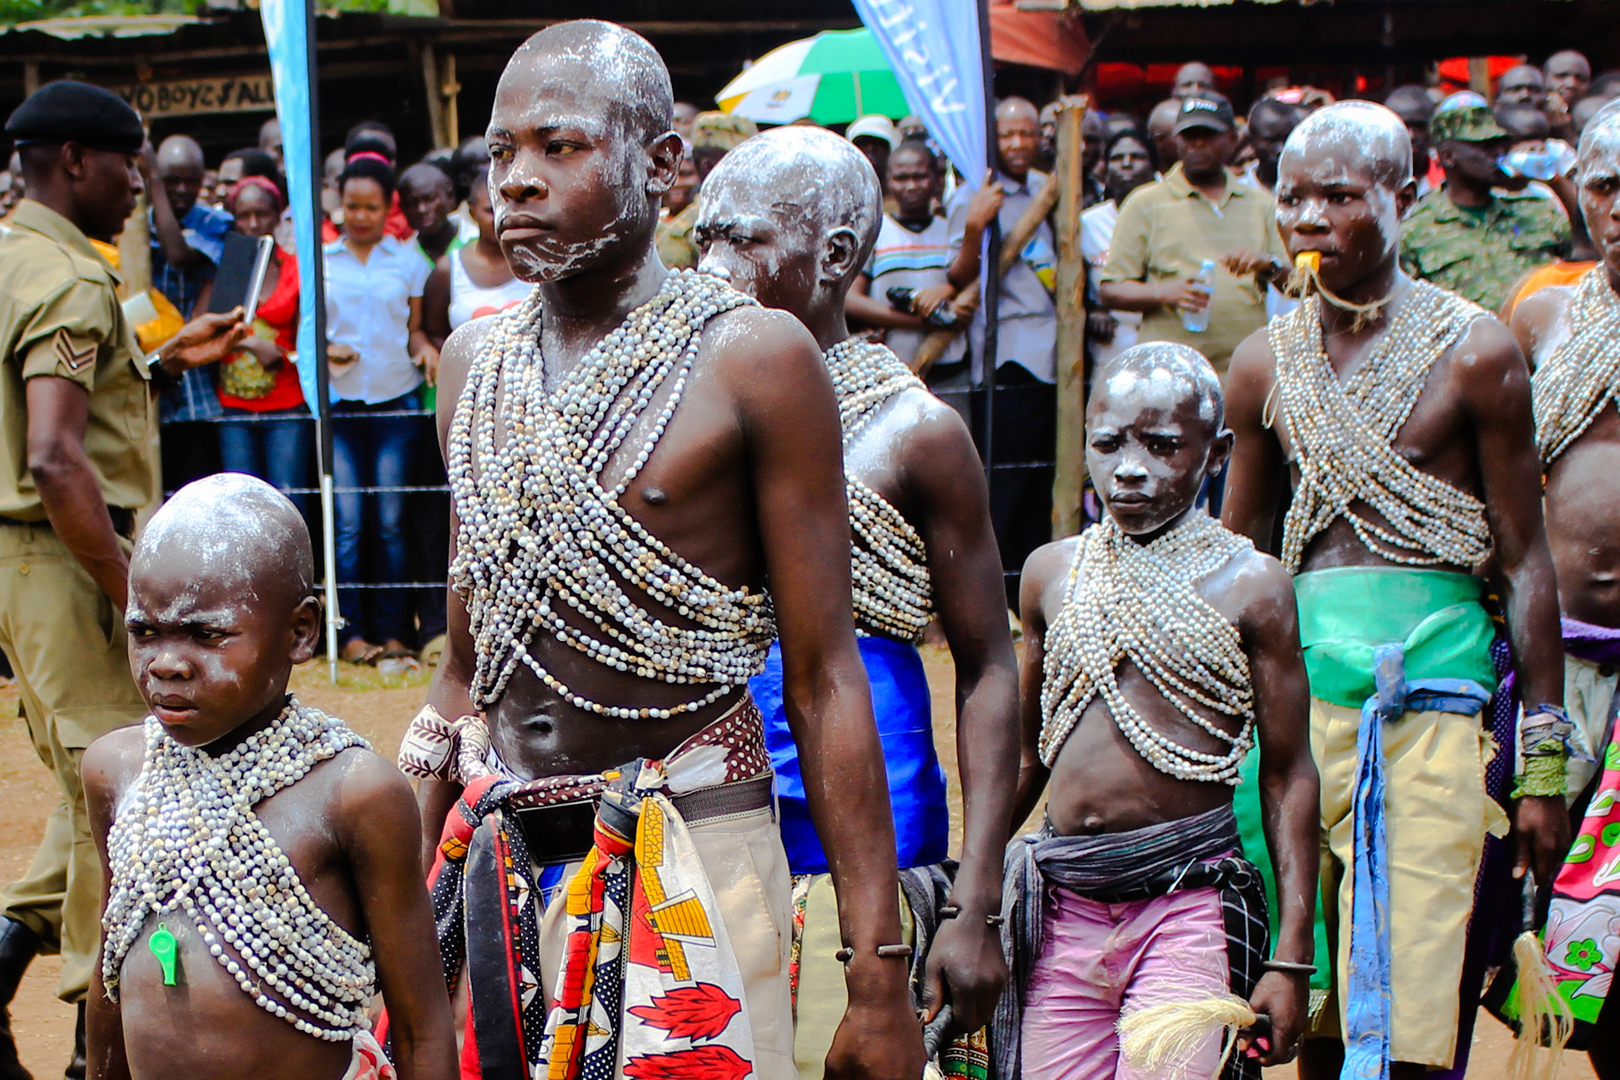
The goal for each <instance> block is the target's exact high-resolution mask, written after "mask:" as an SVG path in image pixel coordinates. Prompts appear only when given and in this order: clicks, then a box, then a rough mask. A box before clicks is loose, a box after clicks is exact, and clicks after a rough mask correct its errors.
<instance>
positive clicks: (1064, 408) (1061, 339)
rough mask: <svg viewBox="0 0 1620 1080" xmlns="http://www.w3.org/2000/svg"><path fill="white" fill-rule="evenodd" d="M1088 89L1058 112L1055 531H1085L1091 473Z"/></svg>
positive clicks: (1058, 533) (1062, 533) (1055, 176)
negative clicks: (1083, 222)
mask: <svg viewBox="0 0 1620 1080" xmlns="http://www.w3.org/2000/svg"><path fill="white" fill-rule="evenodd" d="M1087 105H1088V101H1087V99H1086V97H1085V95H1080V96H1079V97H1074V98H1064V99H1062V103H1061V104H1060V105H1059V107H1058V115H1057V168H1056V170H1055V171H1054V172H1053V179H1054V180H1059V181H1061V183H1062V187H1060V188H1059V190H1058V212H1057V220H1056V222H1055V223H1054V228H1053V231H1054V232H1055V233H1056V239H1057V290H1056V294H1057V295H1056V299H1057V355H1056V361H1057V369H1056V374H1057V454H1056V458H1055V461H1056V468H1054V470H1053V476H1052V535H1053V537H1054V538H1056V537H1060V536H1069V535H1071V534H1073V533H1077V532H1079V531H1080V522H1081V520H1082V518H1081V513H1080V494H1081V491H1082V490H1083V488H1084V484H1085V478H1086V452H1085V444H1086V305H1085V289H1086V261H1085V257H1084V256H1082V255H1081V253H1080V211H1081V209H1082V207H1083V206H1084V204H1085V185H1084V177H1083V176H1082V175H1081V168H1082V161H1083V160H1084V158H1085V136H1084V132H1083V130H1082V127H1081V121H1082V120H1083V119H1084V118H1085V115H1086V108H1087Z"/></svg>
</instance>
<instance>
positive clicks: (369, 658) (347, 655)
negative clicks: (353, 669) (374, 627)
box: [338, 638, 385, 667]
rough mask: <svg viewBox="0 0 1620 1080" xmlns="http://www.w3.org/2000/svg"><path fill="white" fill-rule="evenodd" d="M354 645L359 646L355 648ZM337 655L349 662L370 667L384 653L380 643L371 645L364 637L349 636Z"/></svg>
mask: <svg viewBox="0 0 1620 1080" xmlns="http://www.w3.org/2000/svg"><path fill="white" fill-rule="evenodd" d="M356 645H358V646H359V647H358V648H355V646H356ZM338 655H339V656H340V657H342V658H343V659H344V660H347V661H348V662H349V663H351V664H359V665H361V666H364V667H372V666H375V665H376V663H377V661H378V660H380V659H382V657H383V656H384V655H385V653H384V649H383V647H382V646H381V645H373V644H372V643H371V642H369V641H367V640H366V639H365V638H350V639H349V640H348V642H347V643H346V644H345V645H344V646H343V648H342V649H341V650H340V651H339V652H338Z"/></svg>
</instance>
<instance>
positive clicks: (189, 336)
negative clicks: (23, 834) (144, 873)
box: [0, 81, 247, 1080]
mask: <svg viewBox="0 0 1620 1080" xmlns="http://www.w3.org/2000/svg"><path fill="white" fill-rule="evenodd" d="M6 135H8V136H9V137H10V138H11V139H12V140H13V141H14V142H15V143H16V145H17V148H18V155H19V157H20V159H21V161H20V164H21V166H22V173H23V176H24V177H25V179H26V181H27V184H28V197H27V198H25V199H24V200H22V202H20V203H19V204H18V206H17V210H16V213H15V214H14V216H13V217H12V220H11V228H10V231H9V232H8V233H6V235H5V236H4V237H3V238H0V650H3V651H4V652H5V654H6V656H7V658H8V659H9V660H10V661H11V666H12V669H13V670H14V671H15V672H16V674H17V685H18V688H19V689H20V690H21V691H22V705H23V717H24V719H25V720H26V721H27V724H28V736H29V739H30V741H31V742H32V743H33V745H34V749H35V751H36V752H37V753H38V754H39V757H40V760H41V761H42V762H44V764H45V766H46V768H48V769H50V770H51V771H52V772H53V773H54V774H55V776H56V785H57V790H58V793H59V795H60V801H59V802H58V804H57V806H56V808H55V810H54V811H53V812H52V813H51V816H50V819H49V821H48V822H47V823H46V826H45V837H44V839H43V840H42V841H41V842H40V845H39V849H38V851H36V852H35V854H34V862H33V865H32V866H31V867H30V868H29V870H28V873H27V876H26V877H24V878H23V879H22V880H21V881H17V882H14V883H13V884H11V885H9V886H7V887H6V888H5V889H3V890H0V1080H25V1078H26V1077H27V1076H28V1072H27V1071H26V1070H25V1069H24V1068H23V1067H22V1065H21V1064H20V1063H19V1062H18V1060H17V1048H16V1044H15V1042H14V1040H13V1038H12V1035H11V1027H10V1022H9V1018H8V1017H7V1016H6V1013H5V1011H4V1010H5V1008H6V1007H7V1006H9V1005H10V1003H11V999H12V996H13V995H14V994H16V992H17V985H18V983H19V982H20V981H21V980H22V976H23V972H24V971H26V970H27V968H28V964H29V962H30V961H31V960H32V959H33V958H34V956H35V955H36V954H37V953H40V952H59V953H61V956H62V976H61V980H60V982H59V983H58V986H57V994H58V995H59V996H60V997H61V999H62V1000H63V1001H66V1002H69V1003H72V1004H77V1005H78V1007H79V1030H78V1046H77V1048H76V1051H75V1058H74V1062H73V1064H72V1065H70V1066H69V1068H68V1074H67V1075H69V1076H70V1077H71V1076H83V1075H84V1070H85V1064H84V1002H85V997H86V995H87V993H88V991H89V986H90V971H91V965H92V964H93V963H94V961H95V957H96V947H97V937H98V930H99V925H98V924H99V921H100V920H99V918H98V915H99V912H98V908H99V904H100V890H101V871H100V863H99V861H98V859H97V856H96V849H95V844H94V842H93V841H92V839H91V835H90V823H89V820H88V817H87V815H86V809H85V800H84V791H83V788H82V787H81V785H80V781H79V761H80V759H81V758H82V757H83V755H84V750H85V747H87V746H89V745H90V744H91V743H92V742H94V741H95V740H96V739H97V738H99V737H100V736H101V735H104V734H105V733H107V732H108V731H111V730H112V729H114V728H118V727H123V726H125V725H128V724H134V723H137V722H139V720H140V718H141V717H142V716H143V715H144V714H145V712H146V707H145V705H144V703H143V702H142V700H141V695H140V694H139V692H137V690H136V689H135V682H134V680H133V679H132V678H131V677H130V670H129V657H128V653H127V646H126V643H125V633H124V614H123V612H124V602H125V592H126V587H127V583H128V576H129V553H130V548H131V540H132V539H133V537H134V532H135V512H136V511H137V510H139V509H141V508H142V507H145V506H148V505H150V504H151V503H153V502H155V501H157V497H158V484H157V457H156V454H155V452H154V440H153V435H154V433H155V431H156V428H157V407H156V399H155V397H154V395H153V388H154V387H160V386H162V385H172V384H173V383H174V381H175V380H176V379H177V378H178V377H179V376H180V375H181V374H182V373H184V372H185V371H187V370H189V369H191V368H194V367H199V366H201V365H203V364H209V363H216V362H218V361H219V360H220V359H222V358H224V357H226V356H229V355H230V353H231V350H232V349H233V348H234V347H235V345H236V343H237V342H238V341H240V340H241V339H242V337H243V335H244V334H245V333H246V332H247V327H246V326H244V325H243V324H242V323H241V322H240V318H241V312H240V311H237V312H233V313H231V314H228V315H207V316H204V317H203V318H200V319H197V320H196V321H194V322H192V323H190V324H188V325H187V326H186V327H184V328H183V329H182V330H181V331H180V333H179V334H177V335H176V336H175V337H174V338H173V339H171V340H170V341H168V342H166V343H164V344H163V345H162V346H160V347H159V348H158V349H157V350H155V351H154V352H152V353H150V354H143V353H142V351H141V348H140V346H139V344H138V343H137V342H136V338H135V331H134V329H133V327H132V325H131V320H130V319H129V318H127V317H126V316H125V314H124V311H123V308H122V307H121V306H120V304H119V299H118V291H117V290H118V285H119V280H118V275H117V274H116V273H115V272H114V271H113V269H112V268H111V267H110V266H108V265H107V263H106V262H104V261H103V260H102V258H101V256H100V255H98V254H97V253H96V249H95V248H94V247H93V246H92V245H91V243H90V241H91V240H92V239H94V240H102V241H108V242H111V241H112V240H114V239H115V238H116V237H117V236H118V234H119V233H120V232H122V231H123V228H124V221H125V219H126V218H127V217H128V216H129V214H130V212H131V211H132V210H133V209H134V208H135V197H136V196H137V195H139V194H140V193H141V190H142V187H143V185H142V181H141V174H140V172H139V170H138V168H137V164H136V163H137V159H138V158H139V156H140V152H141V147H142V145H143V144H144V143H145V142H146V133H145V132H144V131H143V130H142V128H141V119H140V117H139V116H138V115H137V114H136V112H135V110H134V109H132V108H130V107H129V106H128V105H127V104H125V102H124V100H123V99H122V98H120V97H119V96H118V95H117V94H113V93H111V92H109V91H107V90H103V89H101V88H100V87H96V86H89V85H86V84H84V83H77V82H68V81H63V82H54V83H50V84H48V85H46V86H44V87H42V88H40V89H39V90H38V91H37V92H35V93H34V94H33V95H32V96H31V97H29V98H28V100H27V101H25V102H23V103H22V104H21V105H20V106H18V107H17V110H16V111H15V112H13V113H12V114H11V118H10V119H9V120H8V121H7V122H6Z"/></svg>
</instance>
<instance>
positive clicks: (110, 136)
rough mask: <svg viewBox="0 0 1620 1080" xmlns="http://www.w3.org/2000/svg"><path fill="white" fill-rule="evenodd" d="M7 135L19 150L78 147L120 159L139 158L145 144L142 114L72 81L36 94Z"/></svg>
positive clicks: (110, 94) (9, 125)
mask: <svg viewBox="0 0 1620 1080" xmlns="http://www.w3.org/2000/svg"><path fill="white" fill-rule="evenodd" d="M6 134H7V135H9V136H10V137H11V139H12V140H13V141H14V142H16V143H17V144H18V145H24V144H27V143H64V142H76V143H82V144H83V145H85V146H88V147H92V148H93V149H96V150H113V151H116V152H118V153H121V154H138V153H140V150H141V146H142V145H143V144H145V142H146V132H145V131H144V130H142V128H141V116H140V113H137V112H136V111H135V110H134V109H132V108H130V107H129V104H128V103H127V102H126V101H124V99H123V98H121V97H119V96H118V95H117V94H115V93H113V92H112V91H111V90H103V89H102V88H101V87H99V86H91V85H90V84H89V83H82V82H73V81H72V80H71V79H63V80H61V81H60V82H53V83H47V84H46V85H44V86H42V87H40V88H39V89H38V90H36V91H34V93H33V94H31V95H30V96H29V98H28V100H27V101H24V102H23V103H22V104H21V105H19V106H17V109H16V111H15V112H13V113H12V114H11V119H9V120H7V121H6Z"/></svg>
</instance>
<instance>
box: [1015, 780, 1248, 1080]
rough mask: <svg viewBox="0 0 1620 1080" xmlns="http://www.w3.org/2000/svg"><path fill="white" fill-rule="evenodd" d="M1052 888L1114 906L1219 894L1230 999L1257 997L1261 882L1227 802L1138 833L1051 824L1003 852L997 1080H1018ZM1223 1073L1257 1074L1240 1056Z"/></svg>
mask: <svg viewBox="0 0 1620 1080" xmlns="http://www.w3.org/2000/svg"><path fill="white" fill-rule="evenodd" d="M1047 886H1056V887H1058V888H1063V889H1069V890H1071V891H1073V892H1076V893H1078V894H1079V895H1081V896H1084V897H1086V898H1087V899H1089V900H1095V901H1098V902H1099V903H1110V904H1117V903H1128V902H1131V901H1137V900H1148V899H1152V898H1153V897H1156V896H1166V895H1168V894H1170V893H1173V892H1181V891H1184V890H1187V889H1201V888H1212V889H1217V890H1219V891H1220V894H1221V915H1222V920H1223V922H1224V923H1225V926H1226V951H1227V961H1228V965H1229V967H1230V969H1231V980H1232V984H1231V985H1232V992H1233V993H1234V994H1237V995H1238V996H1239V997H1242V998H1247V997H1248V996H1249V995H1250V994H1251V993H1253V992H1254V984H1255V982H1257V981H1258V980H1259V978H1260V965H1261V964H1262V963H1263V962H1264V961H1265V959H1266V957H1267V955H1268V954H1269V949H1270V944H1269V939H1270V929H1269V925H1268V918H1267V914H1266V896H1265V883H1264V881H1263V879H1262V878H1261V877H1260V872H1259V871H1258V870H1256V869H1255V868H1254V866H1253V865H1252V864H1251V863H1250V862H1249V861H1248V860H1247V859H1245V858H1243V855H1242V844H1241V841H1240V840H1239V839H1238V829H1237V815H1236V814H1235V813H1234V812H1233V810H1232V807H1231V806H1230V805H1227V806H1222V807H1218V808H1216V809H1214V810H1210V811H1207V812H1205V813H1202V814H1196V815H1194V816H1192V817H1187V818H1181V819H1180V820H1177V821H1166V822H1161V823H1159V824H1157V825H1149V826H1147V827H1145V828H1141V829H1132V830H1130V831H1127V832H1117V833H1097V834H1094V835H1089V836H1058V835H1056V834H1055V833H1054V832H1053V831H1052V824H1051V822H1050V821H1048V822H1046V823H1045V824H1044V825H1043V826H1042V828H1041V831H1040V832H1038V833H1034V834H1032V835H1030V836H1025V837H1021V838H1020V839H1017V840H1014V841H1013V842H1012V843H1011V844H1009V845H1008V846H1007V859H1006V877H1005V879H1004V884H1003V886H1002V901H1001V911H1002V914H1003V915H1004V916H1005V917H1006V922H1005V923H1003V924H1002V928H1001V944H1002V948H1003V949H1004V950H1005V951H1006V953H1007V958H1008V964H1007V966H1008V974H1009V978H1008V980H1007V988H1008V989H1007V992H1006V993H1005V994H1003V995H1002V997H1001V1002H1000V1004H999V1005H997V1007H996V1016H995V1020H994V1022H993V1023H992V1025H991V1046H992V1051H993V1054H994V1057H995V1061H996V1071H995V1075H996V1077H997V1078H998V1080H1016V1078H1017V1077H1018V1076H1019V1075H1020V1072H1021V1062H1020V1060H1019V1056H1018V1039H1019V1029H1020V1027H1021V1026H1022V1023H1023V1000H1022V996H1023V995H1022V988H1023V987H1025V986H1027V985H1028V983H1029V976H1030V972H1031V971H1032V970H1033V968H1034V965H1035V961H1036V959H1037V958H1038V957H1039V956H1040V952H1041V945H1042V940H1041V939H1042V932H1041V931H1042V922H1043V921H1044V918H1045V910H1044V908H1045V903H1046V888H1047ZM1223 1075H1224V1076H1225V1077H1227V1078H1228V1080H1235V1078H1244V1080H1248V1078H1257V1077H1258V1076H1259V1075H1260V1073H1259V1069H1258V1066H1256V1065H1255V1063H1254V1062H1253V1061H1252V1060H1250V1059H1247V1058H1243V1057H1241V1056H1237V1055H1234V1056H1233V1058H1232V1059H1231V1060H1230V1061H1229V1062H1228V1064H1227V1068H1226V1071H1225V1073H1224V1074H1223Z"/></svg>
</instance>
